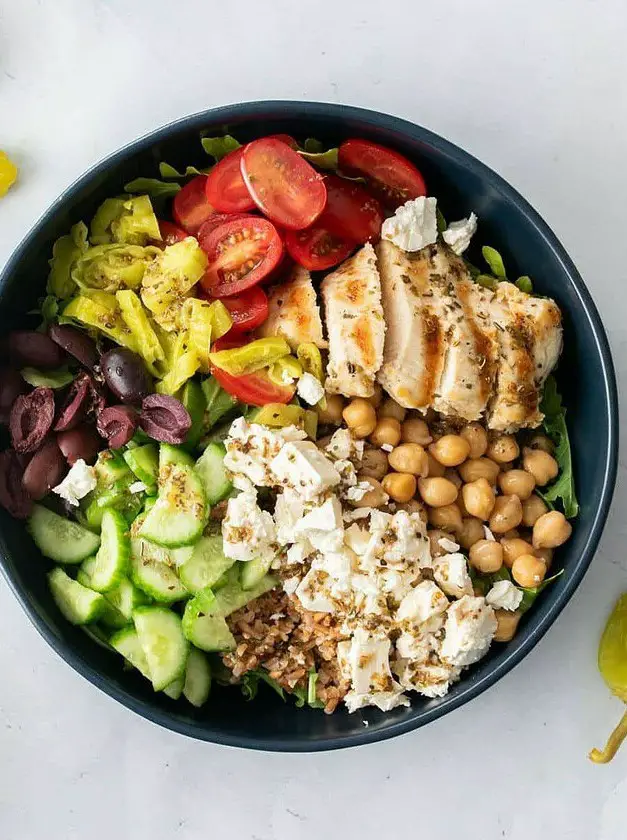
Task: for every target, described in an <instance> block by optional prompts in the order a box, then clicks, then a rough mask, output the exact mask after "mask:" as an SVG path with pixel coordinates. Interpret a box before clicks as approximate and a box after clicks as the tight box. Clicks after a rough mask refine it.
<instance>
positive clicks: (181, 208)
mask: <svg viewBox="0 0 627 840" xmlns="http://www.w3.org/2000/svg"><path fill="white" fill-rule="evenodd" d="M206 180H207V176H206V175H197V176H196V177H195V178H192V180H191V181H190V182H189V183H188V184H185V186H184V187H183V189H182V190H180V191H179V192H177V194H176V195H175V196H174V201H173V202H172V216H173V217H174V221H175V222H176V224H177V225H178V226H179V227H181V228H183V229H184V230H186V231H187V233H191V234H192V236H195V235H196V234H197V233H198V229H199V228H200V226H201V225H202V223H203V222H205V221H206V220H207V219H208V218H209V216H211V215H212V214H213V213H214V212H215V210H214V208H213V207H212V205H211V204H209V202H208V201H207V196H206V195H205V182H206Z"/></svg>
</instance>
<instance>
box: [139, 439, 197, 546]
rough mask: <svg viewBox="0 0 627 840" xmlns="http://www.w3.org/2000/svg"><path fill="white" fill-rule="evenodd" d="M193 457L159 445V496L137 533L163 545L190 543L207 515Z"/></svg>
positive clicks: (178, 449) (174, 448)
mask: <svg viewBox="0 0 627 840" xmlns="http://www.w3.org/2000/svg"><path fill="white" fill-rule="evenodd" d="M193 463H194V462H193V460H192V458H191V457H190V456H189V455H188V454H187V453H186V452H184V451H183V450H182V449H180V448H177V447H175V446H170V445H169V444H162V446H161V449H160V451H159V495H158V496H157V501H156V502H155V504H154V506H153V507H152V508H151V509H150V511H149V512H148V514H147V516H146V518H145V520H144V522H143V524H142V527H141V530H140V536H142V537H145V538H146V539H147V540H150V541H151V542H154V543H157V545H162V546H165V547H166V548H179V547H180V546H185V545H193V543H195V542H196V541H197V540H198V539H200V537H201V535H202V532H203V529H204V527H205V522H206V518H207V503H206V499H205V491H204V489H203V485H202V482H201V480H200V478H199V476H198V475H197V473H196V471H195V470H194V468H193V466H191V465H193Z"/></svg>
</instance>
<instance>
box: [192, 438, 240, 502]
mask: <svg viewBox="0 0 627 840" xmlns="http://www.w3.org/2000/svg"><path fill="white" fill-rule="evenodd" d="M225 451H226V450H225V449H224V446H223V445H222V444H221V443H210V444H209V445H208V446H207V448H206V449H205V451H204V452H203V453H202V455H201V456H200V458H199V459H198V461H196V472H197V473H198V475H199V476H200V480H201V481H202V485H203V487H204V488H205V495H206V497H207V504H209V505H215V504H217V503H218V502H221V501H222V499H226V497H227V496H228V495H229V493H230V492H231V490H232V489H233V483H232V482H231V479H230V478H229V477H228V475H227V473H226V469H225V468H224V454H225Z"/></svg>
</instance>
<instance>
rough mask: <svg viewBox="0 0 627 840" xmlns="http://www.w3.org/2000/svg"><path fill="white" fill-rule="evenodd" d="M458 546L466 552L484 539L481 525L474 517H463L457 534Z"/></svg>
mask: <svg viewBox="0 0 627 840" xmlns="http://www.w3.org/2000/svg"><path fill="white" fill-rule="evenodd" d="M457 538H458V540H459V544H460V545H461V546H462V548H465V549H466V551H468V549H469V548H471V547H472V546H473V545H474V544H475V543H476V542H479V540H482V539H483V538H484V533H483V525H482V524H481V521H480V520H479V519H477V518H476V517H474V516H465V517H464V518H463V519H462V527H461V529H460V531H459V533H458V534H457Z"/></svg>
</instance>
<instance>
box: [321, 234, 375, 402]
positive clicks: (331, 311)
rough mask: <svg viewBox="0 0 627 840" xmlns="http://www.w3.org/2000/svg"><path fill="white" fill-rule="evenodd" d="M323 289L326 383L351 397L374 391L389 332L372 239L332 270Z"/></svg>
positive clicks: (328, 389)
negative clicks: (386, 329) (327, 360)
mask: <svg viewBox="0 0 627 840" xmlns="http://www.w3.org/2000/svg"><path fill="white" fill-rule="evenodd" d="M321 292H322V300H323V302H324V312H325V319H326V325H327V333H328V336H329V364H328V367H327V380H326V383H325V388H326V390H327V391H328V392H329V393H331V394H344V396H346V397H371V396H372V395H373V394H374V381H375V375H376V373H377V371H378V370H379V368H380V367H381V362H382V360H383V342H384V337H385V321H384V320H383V309H382V307H381V283H380V280H379V272H378V270H377V260H376V256H375V252H374V249H373V247H372V245H370V244H368V245H364V247H363V248H361V249H360V250H359V251H358V252H357V253H356V254H354V255H353V256H352V257H350V258H349V259H348V260H346V261H345V262H343V263H342V265H341V266H340V267H339V268H337V269H336V270H335V271H333V272H332V273H331V274H328V275H327V276H326V277H325V278H324V280H323V281H322V284H321Z"/></svg>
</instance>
